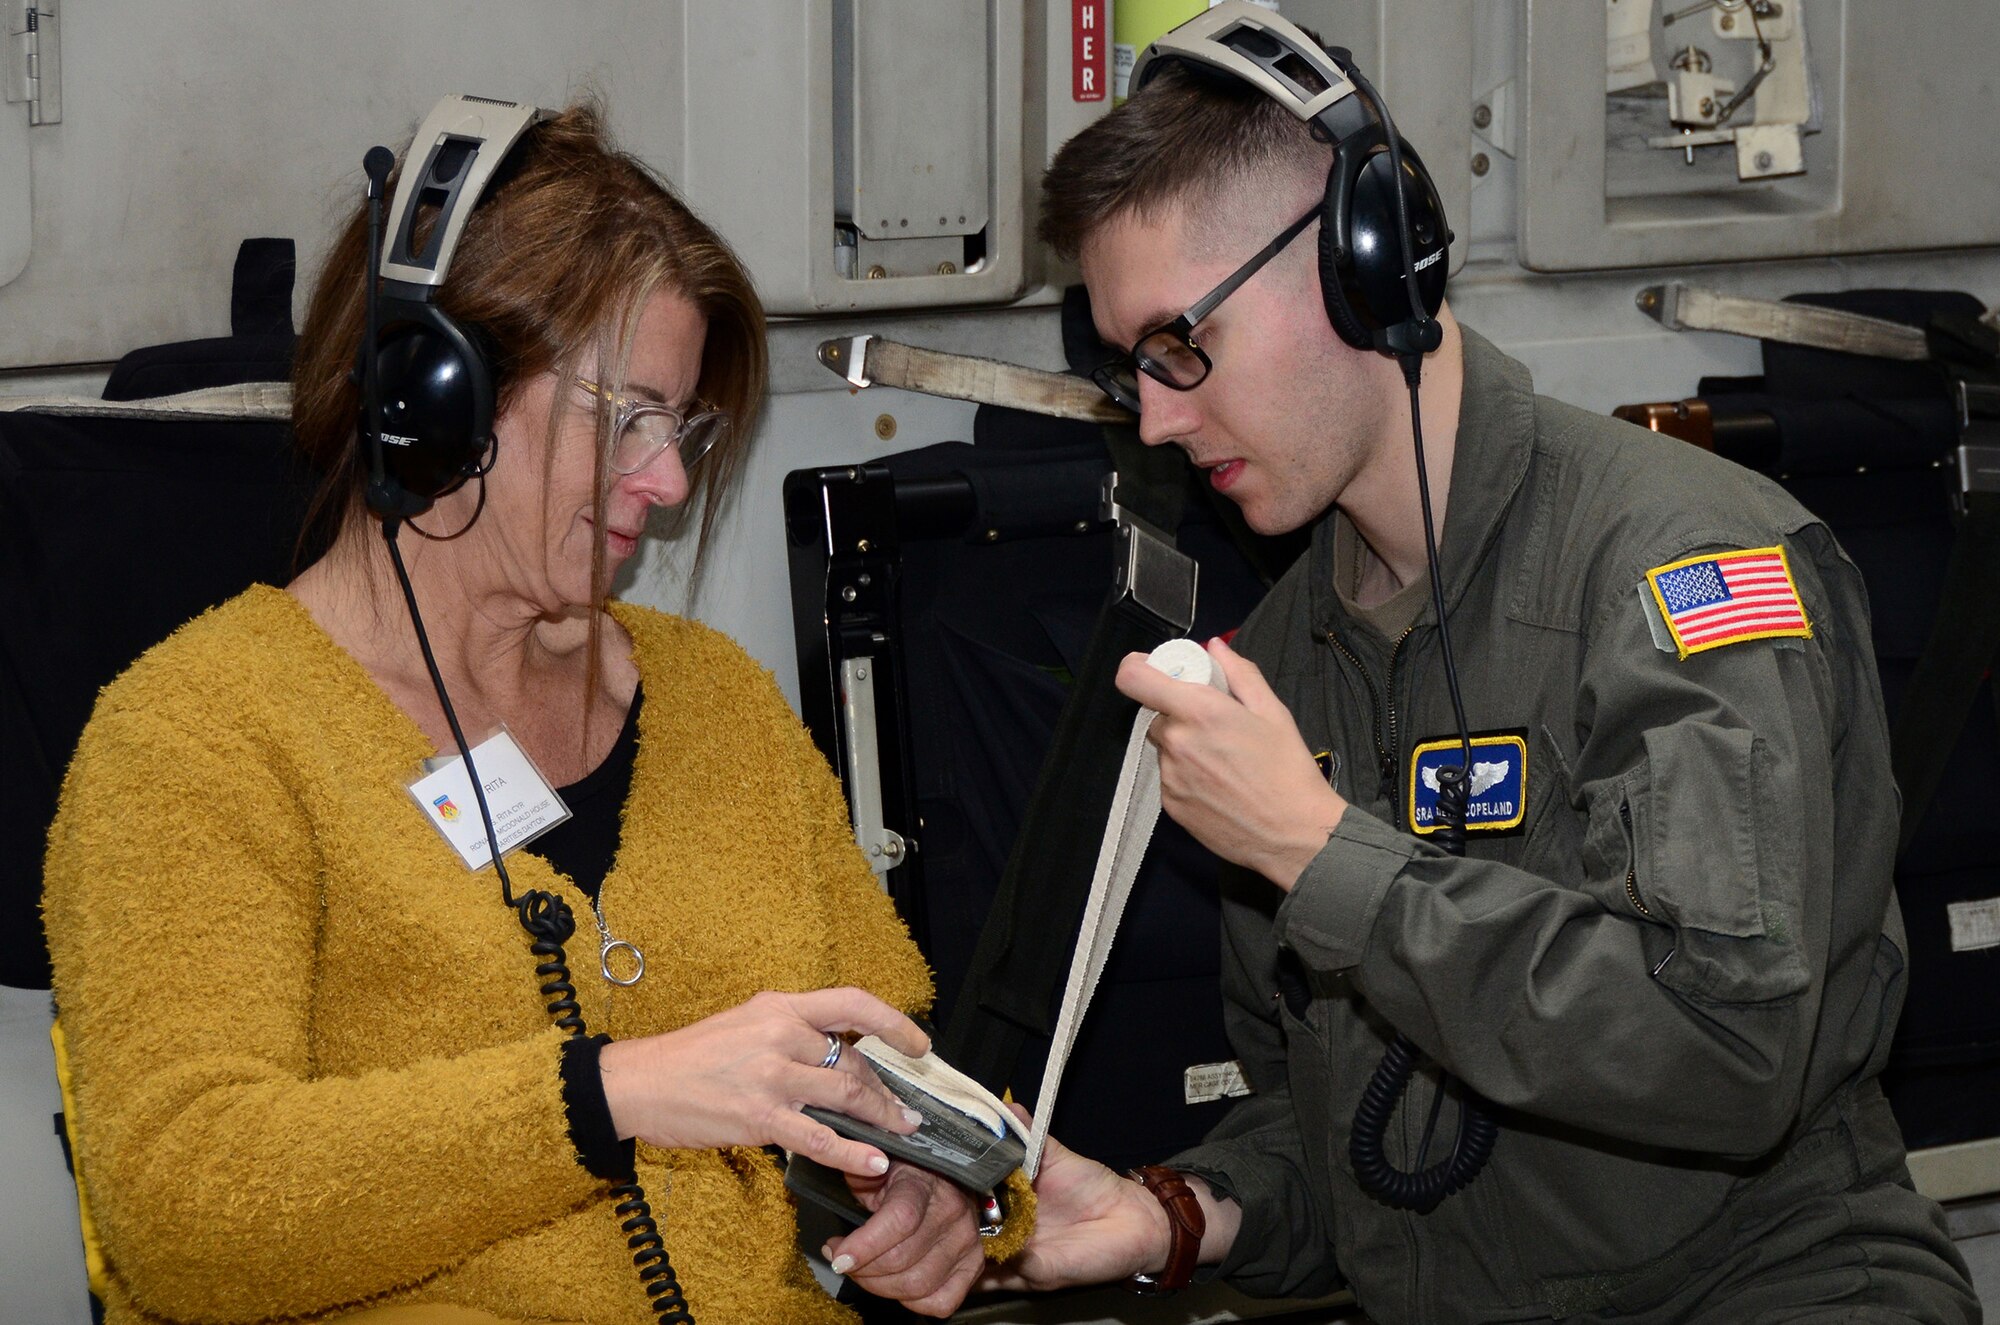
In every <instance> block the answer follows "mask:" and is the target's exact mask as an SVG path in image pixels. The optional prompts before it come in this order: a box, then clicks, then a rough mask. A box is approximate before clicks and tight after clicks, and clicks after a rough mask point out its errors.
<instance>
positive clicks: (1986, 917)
mask: <svg viewBox="0 0 2000 1325" xmlns="http://www.w3.org/2000/svg"><path fill="white" fill-rule="evenodd" d="M1945 914H1946V915H1947V916H1949V917H1950V918H1951V950H1952V951H1953V952H1977V951H1978V950H1979V949H1981V948H2000V897H1988V898H1986V899H1985V900H1984V901H1979V902H1953V903H1951V904H1950V905H1949V906H1947V907H1945Z"/></svg>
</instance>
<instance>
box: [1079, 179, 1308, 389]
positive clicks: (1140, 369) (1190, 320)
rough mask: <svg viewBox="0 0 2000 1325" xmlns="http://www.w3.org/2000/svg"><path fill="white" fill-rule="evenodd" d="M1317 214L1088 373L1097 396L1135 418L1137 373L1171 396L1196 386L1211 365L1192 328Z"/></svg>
mask: <svg viewBox="0 0 2000 1325" xmlns="http://www.w3.org/2000/svg"><path fill="white" fill-rule="evenodd" d="M1319 213H1320V206H1319V204H1317V203H1315V204H1314V205H1313V208H1312V210H1311V211H1309V212H1307V213H1306V214H1305V215H1304V216H1301V217H1300V218H1299V219H1298V220H1296V221H1294V222H1292V223H1291V224H1290V225H1289V226H1286V227H1285V230H1284V233H1282V234H1280V235H1279V236H1278V237H1277V238H1276V239H1274V240H1272V241H1271V242H1270V243H1268V244H1266V245H1264V247H1263V248H1261V249H1258V250H1257V252H1255V253H1253V254H1252V255H1251V256H1250V260H1249V261H1248V262H1246V263H1244V264H1243V265H1242V266H1240V267H1238V268H1237V269H1236V270H1235V271H1233V272H1231V273H1229V275H1228V277H1227V278H1226V279H1225V280H1224V281H1223V282H1222V284H1220V285H1218V286H1216V287H1215V288H1214V289H1213V290H1210V291H1209V292H1208V293H1207V294H1205V295H1203V296H1202V297H1201V298H1200V299H1197V300H1196V301H1195V302H1194V305H1193V306H1192V307H1190V308H1189V309H1188V311H1187V312H1185V313H1182V314H1181V315H1180V316H1179V317H1177V318H1175V319H1174V320H1173V321H1171V322H1169V323H1167V324H1166V325H1165V326H1161V327H1155V328H1153V330H1151V331H1149V332H1147V333H1146V334H1145V335H1143V336H1141V337H1139V340H1138V343H1137V344H1135V345H1133V347H1132V351H1131V353H1129V354H1121V355H1118V356H1117V357H1116V358H1113V359H1108V360H1106V361H1105V362H1104V363H1101V364H1099V365H1098V366H1097V367H1095V368H1093V369H1091V370H1090V380H1091V381H1093V382H1095V383H1097V387H1098V390H1100V391H1102V392H1103V393H1104V394H1105V395H1107V396H1109V397H1111V399H1112V400H1114V401H1116V402H1117V403H1118V404H1120V405H1123V406H1124V407H1125V408H1126V409H1129V410H1131V411H1132V412H1133V413H1134V414H1137V413H1138V412H1139V374H1140V373H1144V374H1145V375H1146V376H1148V377H1150V378H1152V379H1153V380H1154V381H1155V382H1158V383H1160V384H1161V385H1162V386H1170V387H1172V388H1173V389H1174V390H1176V391H1191V390H1193V389H1194V388H1195V387H1198V386H1200V385H1201V384H1202V382H1203V381H1204V380H1205V379H1206V378H1207V377H1208V375H1209V373H1210V371H1211V370H1213V369H1214V367H1215V365H1214V364H1212V363H1210V362H1209V358H1208V355H1207V354H1205V353H1204V352H1203V351H1202V348H1201V346H1199V345H1197V344H1195V342H1194V329H1195V326H1196V325H1197V324H1198V323H1199V322H1200V321H1201V320H1202V319H1203V318H1205V317H1207V316H1208V315H1209V314H1210V313H1213V312H1214V311H1215V310H1216V309H1217V308H1218V307H1220V306H1221V304H1222V301H1223V300H1225V299H1227V298H1228V297H1229V296H1230V295H1232V294H1235V293H1236V289H1237V287H1238V286H1240V285H1242V284H1243V282H1245V281H1247V280H1249V279H1250V278H1251V277H1252V276H1255V275H1256V274H1257V272H1258V270H1259V269H1261V268H1262V267H1263V265H1264V264H1265V263H1267V262H1269V261H1270V260H1271V259H1272V258H1275V257H1277V256H1278V254H1279V253H1281V252H1283V251H1284V248H1285V246H1286V245H1287V244H1289V243H1291V242H1292V241H1293V240H1294V239H1297V238H1298V237H1299V235H1300V234H1301V233H1302V232H1303V231H1304V230H1305V228H1306V227H1307V226H1309V225H1311V224H1312V223H1313V221H1314V220H1315V219H1317V218H1318V216H1319Z"/></svg>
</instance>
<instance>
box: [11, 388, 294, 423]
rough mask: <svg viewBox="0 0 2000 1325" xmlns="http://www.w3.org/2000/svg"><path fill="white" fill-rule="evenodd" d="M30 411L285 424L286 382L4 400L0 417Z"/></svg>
mask: <svg viewBox="0 0 2000 1325" xmlns="http://www.w3.org/2000/svg"><path fill="white" fill-rule="evenodd" d="M26 411H32V412H34V413H36V414H61V415H66V416H69V417H71V418H86V419H153V420H156V421H160V422H174V421H179V422H183V423H238V422H246V421H247V422H261V423H289V422H290V421H291V418H292V384H291V383H290V382H242V383H237V384H235V385H231V386H207V387H202V388H200V389H199V390H195V391H183V392H181V393H180V394H179V395H175V396H154V397H152V398H150V399H147V400H97V399H94V398H93V397H90V396H5V397H0V413H15V412H26Z"/></svg>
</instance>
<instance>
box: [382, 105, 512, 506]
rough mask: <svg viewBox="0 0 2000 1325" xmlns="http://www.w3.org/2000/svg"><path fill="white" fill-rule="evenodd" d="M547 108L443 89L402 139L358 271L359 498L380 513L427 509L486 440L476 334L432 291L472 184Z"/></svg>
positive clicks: (459, 229)
mask: <svg viewBox="0 0 2000 1325" xmlns="http://www.w3.org/2000/svg"><path fill="white" fill-rule="evenodd" d="M547 118H549V113H548V112H546V111H543V110H540V109H538V108H537V107H534V106H529V105H522V104H519V103H516V102H512V101H495V100H491V99H489V98H486V97H470V96H448V97H445V98H444V99H443V100H442V101H440V102H438V104H437V105H436V106H434V107H433V108H432V109H431V113H430V114H429V115H427V116H425V117H424V122H423V123H422V124H421V125H419V126H418V127H417V134H416V137H415V138H414V139H412V140H411V143H410V151H409V155H408V156H407V157H406V158H405V160H404V162H403V176H402V179H401V180H400V181H398V183H397V186H396V196H395V200H394V202H393V204H392V205H391V207H390V209H389V224H388V233H387V236H386V240H387V242H386V243H384V244H383V247H382V255H381V262H380V264H379V266H377V267H376V268H375V269H374V270H373V271H371V272H370V273H369V297H370V298H371V300H375V301H376V307H375V309H374V310H373V313H374V317H373V319H372V320H373V321H374V323H375V326H376V331H375V336H374V340H373V342H372V344H364V345H363V346H362V347H361V354H362V355H363V356H372V358H373V363H372V364H368V363H364V371H363V373H362V380H363V383H364V386H363V392H362V406H361V408H362V417H361V435H362V438H363V442H364V445H365V446H366V447H367V449H368V452H369V455H368V457H367V458H368V466H369V482H368V492H367V500H368V506H369V509H370V510H373V511H374V512H375V513H376V514H378V515H381V516H383V517H384V518H392V517H393V518H398V519H405V518H408V517H409V516H412V515H417V514H420V513H422V512H423V511H425V510H427V509H429V507H430V504H431V503H432V502H433V501H435V500H436V499H437V498H438V497H440V496H442V495H443V494H444V493H446V492H449V491H451V490H452V489H453V488H455V487H457V486H458V485H459V484H460V483H463V482H464V481H465V480H466V479H467V478H468V477H470V476H471V475H473V474H476V473H478V472H479V466H480V461H481V458H482V457H483V456H484V455H485V454H486V451H487V447H488V446H489V445H490V443H491V441H492V436H493V412H494V393H495V390H496V387H497V382H496V381H495V373H494V370H493V364H492V361H491V352H490V349H489V347H488V345H487V343H486V337H485V335H484V333H483V332H482V331H481V330H480V329H479V328H478V327H473V326H462V325H460V324H459V323H458V322H456V321H455V320H453V319H452V318H451V317H450V316H449V315H448V314H446V313H445V312H443V311H442V310H441V309H440V308H438V306H437V302H436V301H437V293H438V290H439V288H440V287H442V286H443V285H444V282H445V276H446V273H447V272H448V271H449V270H450V267H451V257H452V253H453V252H454V250H456V249H457V247H458V241H459V238H460V236H461V235H463V234H464V233H465V226H466V223H467V221H468V220H470V218H471V216H472V213H473V210H474V209H475V208H476V207H477V206H478V205H479V200H480V197H481V195H483V194H484V193H485V191H486V189H487V186H488V185H489V184H491V183H492V181H493V177H494V175H495V174H496V173H497V172H498V171H499V169H500V167H501V164H502V163H503V162H505V161H506V159H507V156H508V153H509V152H510V151H511V150H512V149H513V147H514V145H515V144H516V143H518V142H520V141H521V139H522V138H523V137H524V136H525V135H526V134H527V132H528V130H529V129H531V128H533V127H534V126H535V125H536V124H537V123H539V122H540V121H542V120H544V119H547ZM385 155H386V154H385ZM426 225H428V227H429V228H428V231H427V232H426V233H425V234H424V235H423V237H422V242H421V245H419V244H418V242H417V238H416V236H417V232H418V231H419V229H421V228H423V227H424V226H426ZM378 282H379V293H378ZM370 369H372V372H373V390H372V393H371V391H370V390H369V388H368V385H367V383H368V381H369V371H368V370H370ZM371 395H372V400H371ZM371 406H372V407H373V408H374V409H377V410H379V417H372V416H371Z"/></svg>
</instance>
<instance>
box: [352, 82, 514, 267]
mask: <svg viewBox="0 0 2000 1325" xmlns="http://www.w3.org/2000/svg"><path fill="white" fill-rule="evenodd" d="M547 118H548V112H546V111H543V110H541V109H539V108H537V107H535V106H528V105H522V104H520V103H518V102H513V101H494V100H491V99H490V98H487V97H469V96H462V95H458V94H453V95H450V96H447V97H445V98H444V99H443V100H441V101H439V102H438V104H437V105H435V106H433V107H432V108H431V113H430V114H429V115H426V116H425V117H424V122H423V123H422V124H420V125H418V126H417V135H416V137H415V138H413V139H411V141H410V154H409V156H408V158H407V159H406V160H405V161H404V164H403V178H402V181H401V182H400V183H399V184H398V186H397V188H396V197H395V200H394V202H392V203H391V204H390V208H389V230H388V242H387V243H385V244H384V245H383V246H382V266H381V270H380V271H379V272H378V273H377V274H378V275H379V276H380V277H381V278H382V280H383V283H384V284H383V293H384V294H386V295H387V296H389V297H390V298H401V299H415V300H420V301H422V302H424V303H429V302H430V301H431V300H432V299H433V298H434V297H435V296H436V293H437V289H438V287H439V286H441V285H443V284H444V278H445V273H446V272H447V271H449V270H450V268H451V255H452V253H453V251H455V250H456V249H457V248H458V240H459V237H460V236H461V235H463V234H464V233H465V225H466V222H467V221H468V220H470V219H471V216H472V212H473V209H474V208H475V207H477V206H478V205H479V199H480V197H481V195H482V194H484V193H485V192H486V187H487V185H489V184H490V183H492V181H493V176H494V174H495V173H497V172H498V171H499V169H500V165H501V163H502V162H504V161H505V160H506V159H507V154H508V153H509V152H510V151H512V150H513V147H514V144H515V143H518V142H519V141H520V140H521V137H522V135H524V134H526V133H527V132H528V130H529V129H531V128H533V127H534V126H535V125H536V124H537V123H539V122H540V121H542V120H544V119H547ZM419 161H420V162H421V165H420V166H419V167H418V168H417V169H415V170H412V169H411V168H410V165H411V163H412V162H419ZM431 216H434V217H435V218H436V223H435V224H434V225H433V226H432V227H431V230H430V233H429V234H428V235H426V236H425V237H424V243H423V248H422V249H421V250H416V251H413V250H412V247H411V245H412V242H413V241H412V234H413V232H414V231H415V230H416V228H417V226H418V224H419V223H420V222H421V221H423V220H424V219H425V218H426V217H431Z"/></svg>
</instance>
